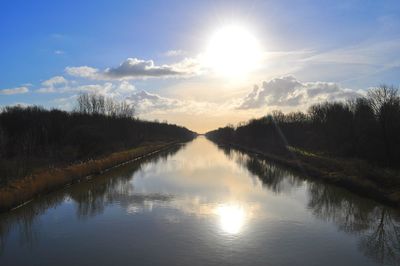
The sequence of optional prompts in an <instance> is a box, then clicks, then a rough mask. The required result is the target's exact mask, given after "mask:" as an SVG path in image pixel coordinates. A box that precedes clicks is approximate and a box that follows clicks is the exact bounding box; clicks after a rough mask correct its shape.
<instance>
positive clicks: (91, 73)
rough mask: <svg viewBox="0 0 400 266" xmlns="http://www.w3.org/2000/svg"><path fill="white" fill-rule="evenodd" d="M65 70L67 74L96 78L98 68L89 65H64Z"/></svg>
mask: <svg viewBox="0 0 400 266" xmlns="http://www.w3.org/2000/svg"><path fill="white" fill-rule="evenodd" d="M65 72H66V73H67V74H68V75H71V76H74V77H80V78H89V79H96V78H97V77H98V75H99V70H98V69H97V68H93V67H89V66H80V67H66V68H65Z"/></svg>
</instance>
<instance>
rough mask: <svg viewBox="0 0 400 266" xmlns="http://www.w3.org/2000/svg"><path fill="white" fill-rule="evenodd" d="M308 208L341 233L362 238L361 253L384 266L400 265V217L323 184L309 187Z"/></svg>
mask: <svg viewBox="0 0 400 266" xmlns="http://www.w3.org/2000/svg"><path fill="white" fill-rule="evenodd" d="M309 192H310V193H309V195H310V201H309V204H308V205H309V207H310V208H311V209H312V210H313V213H314V214H315V215H316V216H317V217H319V218H322V219H324V220H328V221H333V222H334V223H335V224H336V225H337V226H338V227H339V229H341V230H343V231H345V232H347V233H351V234H356V235H358V236H359V248H360V250H361V251H362V252H363V253H364V254H365V255H366V256H367V257H370V258H373V259H374V260H376V261H378V262H379V263H384V264H396V263H398V262H399V261H400V215H399V213H398V212H397V211H396V210H393V209H391V208H389V207H386V206H383V205H379V204H377V203H375V202H374V201H370V200H367V199H364V198H361V197H358V196H357V195H354V194H352V193H350V192H348V191H347V190H344V189H340V188H337V187H333V186H328V185H326V184H323V183H317V182H313V183H310V184H309Z"/></svg>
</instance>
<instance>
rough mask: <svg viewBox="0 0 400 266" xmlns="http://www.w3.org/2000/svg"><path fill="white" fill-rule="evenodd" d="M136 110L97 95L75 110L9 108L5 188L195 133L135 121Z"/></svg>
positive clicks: (2, 148)
mask: <svg viewBox="0 0 400 266" xmlns="http://www.w3.org/2000/svg"><path fill="white" fill-rule="evenodd" d="M133 115H134V108H133V106H131V105H129V104H127V103H125V102H117V101H113V100H111V99H108V98H104V97H103V96H99V95H95V94H83V95H81V96H79V97H78V100H77V107H76V110H75V111H73V112H66V111H61V110H57V109H52V110H47V109H44V108H43V107H39V106H32V107H21V106H9V107H4V108H2V110H1V112H0V184H1V183H2V182H6V181H7V180H9V179H12V178H15V177H19V176H23V175H26V174H28V173H30V171H31V170H32V169H34V168H36V167H38V166H40V167H43V166H49V165H55V164H58V163H60V162H74V161H77V160H79V161H81V160H82V161H84V160H87V159H91V158H93V157H95V156H99V155H103V154H106V153H110V152H113V151H118V150H123V149H127V148H132V147H135V146H137V145H139V144H142V143H144V142H155V141H173V140H185V139H190V138H192V137H193V134H194V133H193V132H191V131H190V130H188V129H186V128H184V127H180V126H177V125H172V124H168V123H159V122H149V121H143V120H139V119H137V118H134V116H133Z"/></svg>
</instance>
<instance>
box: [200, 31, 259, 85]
mask: <svg viewBox="0 0 400 266" xmlns="http://www.w3.org/2000/svg"><path fill="white" fill-rule="evenodd" d="M261 57H262V52H261V48H260V45H259V42H258V40H257V39H256V38H255V37H254V36H253V35H252V34H251V33H250V32H249V31H248V30H247V29H246V28H244V27H241V26H235V25H230V26H225V27H223V28H220V29H219V30H217V31H216V32H214V34H213V35H212V36H211V39H210V41H209V43H208V46H207V50H206V64H207V66H208V67H210V68H211V69H213V70H214V71H215V72H217V73H218V74H220V75H223V76H228V77H241V76H244V75H246V74H248V73H249V72H251V71H253V70H254V69H256V68H257V66H258V64H259V62H260V60H261Z"/></svg>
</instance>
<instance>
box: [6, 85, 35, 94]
mask: <svg viewBox="0 0 400 266" xmlns="http://www.w3.org/2000/svg"><path fill="white" fill-rule="evenodd" d="M27 92H29V89H28V87H26V86H22V87H17V88H11V89H3V90H0V94H3V95H13V94H23V93H27Z"/></svg>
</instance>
